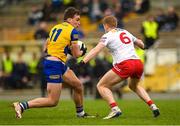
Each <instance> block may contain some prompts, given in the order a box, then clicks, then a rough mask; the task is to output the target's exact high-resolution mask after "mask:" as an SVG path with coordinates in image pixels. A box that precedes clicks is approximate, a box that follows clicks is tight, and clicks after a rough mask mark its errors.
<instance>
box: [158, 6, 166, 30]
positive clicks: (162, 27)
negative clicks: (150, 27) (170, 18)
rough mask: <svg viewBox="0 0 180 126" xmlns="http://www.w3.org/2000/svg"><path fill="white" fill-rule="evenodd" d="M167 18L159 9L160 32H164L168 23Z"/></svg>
mask: <svg viewBox="0 0 180 126" xmlns="http://www.w3.org/2000/svg"><path fill="white" fill-rule="evenodd" d="M166 20H167V17H166V14H165V13H164V11H163V10H162V9H159V10H158V12H157V16H156V22H157V23H158V25H159V30H163V29H164V26H165V23H166Z"/></svg>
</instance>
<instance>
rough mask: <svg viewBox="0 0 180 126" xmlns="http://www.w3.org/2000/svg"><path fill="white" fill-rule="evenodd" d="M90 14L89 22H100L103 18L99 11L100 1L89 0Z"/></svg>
mask: <svg viewBox="0 0 180 126" xmlns="http://www.w3.org/2000/svg"><path fill="white" fill-rule="evenodd" d="M90 14H91V20H92V21H93V22H97V21H100V20H101V18H102V16H103V12H102V10H101V2H100V0H91V2H90Z"/></svg>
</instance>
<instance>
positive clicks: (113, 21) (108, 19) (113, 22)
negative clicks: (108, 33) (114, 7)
mask: <svg viewBox="0 0 180 126" xmlns="http://www.w3.org/2000/svg"><path fill="white" fill-rule="evenodd" d="M102 23H103V24H107V25H108V26H109V27H117V18H116V17H114V16H105V17H104V18H103V20H102Z"/></svg>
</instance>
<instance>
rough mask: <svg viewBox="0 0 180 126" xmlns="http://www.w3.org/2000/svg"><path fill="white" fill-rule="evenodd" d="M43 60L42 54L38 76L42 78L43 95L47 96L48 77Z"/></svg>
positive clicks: (38, 66)
mask: <svg viewBox="0 0 180 126" xmlns="http://www.w3.org/2000/svg"><path fill="white" fill-rule="evenodd" d="M43 61H44V57H43V55H42V56H41V58H40V60H39V62H38V65H37V70H38V77H39V79H40V88H41V96H42V97H45V96H46V90H47V82H46V77H45V75H44V70H43Z"/></svg>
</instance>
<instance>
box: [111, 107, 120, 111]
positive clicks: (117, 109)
mask: <svg viewBox="0 0 180 126" xmlns="http://www.w3.org/2000/svg"><path fill="white" fill-rule="evenodd" d="M111 111H121V110H120V108H119V107H118V106H114V107H112V108H111Z"/></svg>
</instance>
